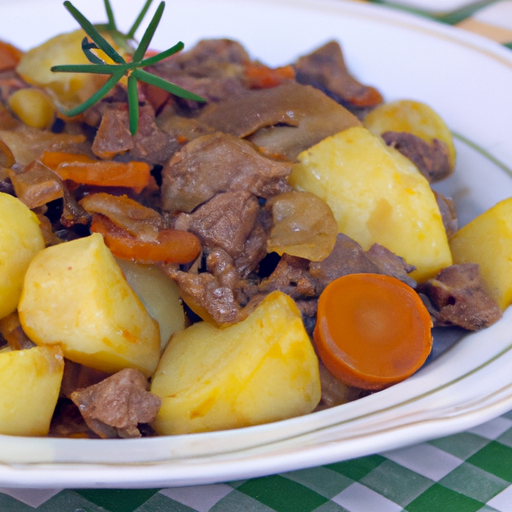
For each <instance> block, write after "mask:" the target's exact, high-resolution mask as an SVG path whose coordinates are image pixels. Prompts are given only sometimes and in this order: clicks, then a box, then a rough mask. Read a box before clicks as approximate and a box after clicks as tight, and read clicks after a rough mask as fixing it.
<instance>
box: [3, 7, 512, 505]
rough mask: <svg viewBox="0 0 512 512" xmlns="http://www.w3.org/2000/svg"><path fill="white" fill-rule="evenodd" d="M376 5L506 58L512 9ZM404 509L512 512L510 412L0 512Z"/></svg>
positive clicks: (38, 498) (47, 494)
mask: <svg viewBox="0 0 512 512" xmlns="http://www.w3.org/2000/svg"><path fill="white" fill-rule="evenodd" d="M359 1H361V0H359ZM362 1H364V0H362ZM373 3H379V4H388V5H390V7H392V8H405V9H406V10H409V11H411V12H415V13H417V14H419V15H423V16H427V17H430V18H434V19H437V20H439V21H441V22H444V23H450V24H454V25H457V26H459V27H460V28H462V29H464V30H470V31H472V32H476V33H479V34H481V35H484V36H486V37H489V38H491V39H494V40H495V41H498V42H499V43H502V44H505V45H506V46H509V47H510V48H511V49H512V0H501V1H500V0H488V1H474V0H472V1H464V0H394V2H386V1H383V0H373ZM446 6H449V7H450V9H448V10H446V9H445V8H446ZM511 93H512V92H511ZM511 114H512V113H511ZM403 510H405V511H408V512H476V511H486V512H492V511H498V512H512V411H511V412H509V413H507V414H505V415H503V416H501V417H498V418H496V419H494V420H492V421H490V422H488V423H485V424H483V425H480V426H478V427H476V428H473V429H471V430H469V431H467V432H463V433H460V434H456V435H453V436H450V437H445V438H441V439H436V440H434V441H430V442H426V443H422V444H418V445H415V446H411V447H408V448H403V449H400V450H394V451H391V452H386V453H381V454H377V455H372V456H369V457H363V458H359V459H355V460H350V461H345V462H339V463H336V464H330V465H326V466H321V467H315V468H311V469H305V470H300V471H293V472H290V473H282V474H278V475H273V476H268V477H263V478H255V479H251V480H244V481H237V482H226V483H223V484H215V485H205V486H195V487H177V488H171V489H137V490H135V489H134V490H118V489H81V490H59V489H55V490H49V489H45V490H38V489H1V488H0V512H29V511H38V512H167V511H172V512H272V511H277V512H312V511H315V512H343V511H346V512H399V511H403Z"/></svg>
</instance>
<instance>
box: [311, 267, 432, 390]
mask: <svg viewBox="0 0 512 512" xmlns="http://www.w3.org/2000/svg"><path fill="white" fill-rule="evenodd" d="M431 328H432V320H431V318H430V315H429V313H428V311H427V309H426V308H425V306H424V304H423V302H422V301H421V299H420V297H419V296H418V294H417V293H416V292H415V291H414V290H413V289H412V288H411V287H409V286H407V285H406V284H405V283H402V281H399V280H398V279H396V278H394V277H390V276H386V275H381V274H349V275H346V276H343V277H340V278H338V279H336V280H334V281H332V282H331V283H330V284H329V285H328V286H327V287H326V288H325V290H324V291H323V292H322V294H321V295H320V299H319V301H318V312H317V322H316V327H315V331H314V333H313V338H314V343H315V346H316V349H317V352H318V355H319V356H320V359H321V360H322V361H323V363H324V364H325V366H326V367H327V369H328V370H329V371H330V372H331V373H332V374H333V375H334V376H336V377H337V378H338V379H340V380H341V381H343V382H345V383H346V384H348V385H350V386H355V387H358V388H362V389H369V390H379V389H383V388H385V387H388V386H390V385H392V384H395V383H397V382H400V381H402V380H404V379H406V378H407V377H409V376H410V375H412V374H413V373H414V372H415V371H416V370H418V369H419V368H420V367H421V366H422V365H423V363H424V362H425V359H426V358H427V356H428V355H429V353H430V351H431V349H432V332H431Z"/></svg>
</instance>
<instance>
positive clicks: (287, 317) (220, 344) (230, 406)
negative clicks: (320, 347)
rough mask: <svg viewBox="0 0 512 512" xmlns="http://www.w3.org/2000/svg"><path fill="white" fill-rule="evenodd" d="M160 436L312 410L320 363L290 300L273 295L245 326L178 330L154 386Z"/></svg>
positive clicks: (198, 326) (254, 422)
mask: <svg viewBox="0 0 512 512" xmlns="http://www.w3.org/2000/svg"><path fill="white" fill-rule="evenodd" d="M151 391H152V392H153V393H155V394H157V395H158V396H159V397H160V398H161V399H162V406H161V408H160V411H159V413H158V416H157V419H156V421H155V424H154V427H155V429H156V431H157V432H158V433H159V434H184V433H190V432H204V431H212V430H224V429H232V428H238V427H245V426H249V425H257V424H261V423H268V422H271V421H277V420H282V419H286V418H291V417H294V416H299V415H303V414H307V413H309V412H311V411H312V410H313V409H314V408H315V407H316V405H317V404H318V402H319V401H320V377H319V370H318V359H317V357H316V355H315V352H314V350H313V347H312V345H311V342H310V340H309V337H308V335H307V333H306V331H305V329H304V325H303V323H302V318H301V314H300V312H299V311H298V309H297V306H296V305H295V303H294V302H293V300H292V299H291V298H290V297H289V296H287V295H285V294H283V293H282V292H273V293H272V294H270V295H269V296H268V297H266V298H265V299H264V301H263V302H262V303H261V304H260V305H259V306H258V307H257V308H256V309H255V310H254V312H253V313H252V314H251V315H249V316H248V317H247V318H246V319H245V320H244V321H242V322H239V323H237V324H235V325H232V326H230V327H227V328H224V329H219V328H216V327H213V326H212V325H211V324H209V323H207V322H201V323H197V324H194V325H192V326H191V327H189V328H187V329H185V330H184V331H180V332H177V333H176V334H175V335H174V336H173V337H172V338H171V341H170V342H169V345H168V347H167V349H166V350H165V352H164V354H163V356H162V359H161V361H160V364H159V365H158V368H157V370H156V372H155V375H154V377H153V380H152V385H151Z"/></svg>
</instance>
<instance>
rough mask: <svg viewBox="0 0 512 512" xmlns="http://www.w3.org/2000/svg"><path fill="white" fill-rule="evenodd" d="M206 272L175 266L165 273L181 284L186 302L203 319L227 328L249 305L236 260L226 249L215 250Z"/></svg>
mask: <svg viewBox="0 0 512 512" xmlns="http://www.w3.org/2000/svg"><path fill="white" fill-rule="evenodd" d="M206 270H207V271H206V272H201V273H199V274H198V273H194V272H183V271H180V270H178V269H176V268H174V267H171V266H168V267H164V271H165V272H166V273H167V274H168V275H169V277H171V278H172V279H173V280H174V281H175V282H176V283H177V285H178V287H179V289H180V294H181V296H182V298H183V300H184V301H185V303H186V304H187V305H188V306H189V307H190V309H192V311H194V313H196V314H197V315H199V316H200V317H201V318H202V319H203V320H208V321H210V322H212V323H214V324H217V325H227V324H232V323H235V322H238V321H239V320H240V319H241V316H240V315H241V311H242V307H241V305H240V304H241V302H243V303H245V302H246V301H245V297H244V296H243V292H242V288H243V287H244V286H245V282H244V281H242V280H241V279H240V277H239V274H238V270H237V269H236V268H235V266H234V262H233V258H231V256H229V254H227V253H226V252H225V251H224V250H222V249H219V248H217V249H215V250H213V251H212V252H211V253H210V254H209V255H208V257H207V258H206Z"/></svg>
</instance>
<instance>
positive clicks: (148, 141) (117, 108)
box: [92, 103, 179, 165]
mask: <svg viewBox="0 0 512 512" xmlns="http://www.w3.org/2000/svg"><path fill="white" fill-rule="evenodd" d="M178 148H179V144H178V142H177V141H176V140H175V139H174V138H172V137H171V135H169V133H167V132H165V131H163V130H161V129H160V128H159V127H158V126H157V125H156V123H155V114H154V112H153V109H152V108H151V106H149V105H144V106H142V107H141V108H140V109H139V124H138V128H137V133H136V134H135V135H134V136H132V135H131V133H130V129H129V120H128V110H127V108H126V104H124V103H121V104H114V105H113V106H112V107H110V108H107V109H106V110H105V113H104V114H103V117H102V119H101V123H100V126H99V128H98V131H97V133H96V136H95V138H94V141H93V144H92V151H93V153H94V154H95V155H96V156H98V157H99V158H103V159H110V158H113V157H114V156H116V155H123V154H126V158H127V159H129V160H137V161H142V162H147V163H148V164H150V165H155V164H159V165H163V164H165V163H167V161H168V160H169V158H170V157H171V156H172V155H173V154H174V152H175V151H176V150H177V149H178Z"/></svg>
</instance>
